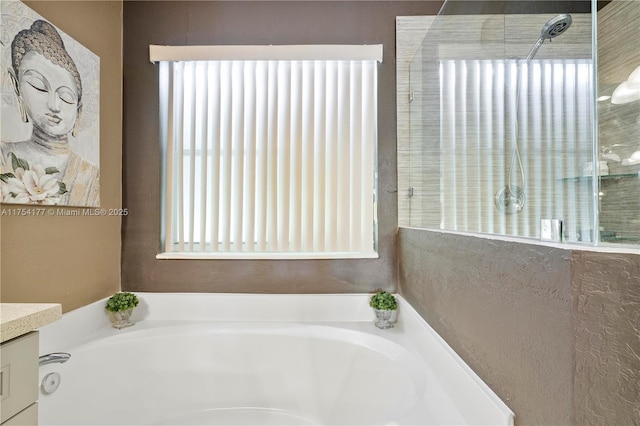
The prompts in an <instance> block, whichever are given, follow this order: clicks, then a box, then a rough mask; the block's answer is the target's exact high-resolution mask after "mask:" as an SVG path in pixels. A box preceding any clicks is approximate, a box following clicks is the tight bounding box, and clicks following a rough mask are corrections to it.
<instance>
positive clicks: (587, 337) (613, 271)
mask: <svg viewBox="0 0 640 426" xmlns="http://www.w3.org/2000/svg"><path fill="white" fill-rule="evenodd" d="M399 235H400V237H399V252H400V265H399V270H400V291H401V293H402V294H403V295H404V296H405V297H406V298H407V300H408V301H409V302H410V303H411V304H412V305H413V306H414V307H415V308H416V309H417V310H418V311H419V312H420V313H421V315H422V316H423V317H424V318H425V319H426V320H427V321H428V322H429V324H430V325H431V326H433V327H434V328H435V329H436V330H437V331H438V333H440V335H441V336H443V338H444V339H445V340H446V341H447V342H448V343H449V344H450V345H451V346H452V347H453V349H454V350H455V351H456V352H457V353H458V354H459V355H460V356H461V357H462V358H463V359H464V360H465V361H466V362H467V363H468V364H469V365H470V366H471V368H473V369H474V371H475V372H476V373H477V374H478V375H479V376H480V377H482V379H483V380H484V381H485V382H486V383H487V384H488V385H489V386H490V387H491V388H492V389H493V390H494V391H495V392H496V393H497V394H498V396H500V397H501V398H502V399H503V400H504V401H505V402H506V403H507V405H508V406H509V407H510V408H511V409H512V410H513V411H514V412H515V414H516V423H517V424H518V425H551V424H553V425H576V426H577V425H597V424H600V425H602V424H605V425H631V424H640V410H639V405H638V401H640V384H639V383H640V254H623V253H599V252H591V251H576V250H571V249H570V248H555V247H549V246H544V245H538V244H527V243H522V242H520V243H518V242H508V241H501V240H491V239H486V238H480V237H476V236H465V235H456V234H446V233H441V232H438V231H428V230H417V229H404V228H403V229H401V230H400V234H399Z"/></svg>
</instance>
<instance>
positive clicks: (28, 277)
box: [0, 0, 122, 312]
mask: <svg viewBox="0 0 640 426" xmlns="http://www.w3.org/2000/svg"><path fill="white" fill-rule="evenodd" d="M25 3H26V4H27V5H28V6H29V7H31V8H32V9H33V10H35V11H36V12H37V13H39V14H40V15H42V16H43V17H44V18H45V19H47V20H48V21H50V22H51V23H53V24H54V25H55V26H57V27H58V28H60V29H61V30H62V31H64V32H66V33H67V34H69V36H71V37H73V38H74V39H75V40H77V41H78V42H79V43H81V44H82V45H84V46H85V47H86V48H88V49H89V50H91V51H92V52H94V53H95V54H96V55H98V56H99V57H100V86H101V95H100V171H101V177H100V179H101V200H102V201H101V206H102V207H104V208H107V209H108V208H119V207H121V204H122V185H121V182H122V2H121V1H115V0H109V1H67V2H62V1H26V2H25ZM3 71H4V70H3ZM12 207H15V206H14V205H7V204H3V205H2V208H3V209H9V208H12ZM63 210H65V211H76V210H78V209H68V208H64V209H63ZM0 220H1V222H0V228H1V229H0V231H1V236H2V238H1V250H2V252H1V257H0V262H1V267H2V270H1V274H0V279H1V282H0V285H1V293H0V297H1V300H2V302H4V303H8V302H47V303H62V308H63V311H64V312H67V311H69V310H72V309H75V308H78V307H80V306H84V305H86V304H88V303H91V302H94V301H96V300H99V299H102V298H103V297H106V296H108V295H110V294H111V293H113V292H115V291H117V290H118V289H119V288H120V245H121V240H120V225H121V218H120V217H117V216H115V217H108V216H105V217H96V216H89V217H87V216H85V217H65V216H62V215H57V214H54V215H53V216H46V217H24V216H0Z"/></svg>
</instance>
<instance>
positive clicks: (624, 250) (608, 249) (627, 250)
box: [400, 226, 640, 255]
mask: <svg viewBox="0 0 640 426" xmlns="http://www.w3.org/2000/svg"><path fill="white" fill-rule="evenodd" d="M400 228H404V229H411V230H414V231H424V232H436V233H440V234H451V235H463V236H467V237H474V238H483V239H485V240H495V241H506V242H511V243H521V244H535V245H540V246H545V247H553V248H557V249H563V250H573V251H585V252H594V253H620V254H637V255H640V248H635V247H626V246H591V245H587V244H584V245H583V244H576V243H556V242H551V241H542V240H538V239H535V238H516V237H510V236H505V235H495V234H480V233H474V232H463V231H450V230H443V229H431V228H417V227H412V226H400Z"/></svg>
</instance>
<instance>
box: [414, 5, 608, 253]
mask: <svg viewBox="0 0 640 426" xmlns="http://www.w3.org/2000/svg"><path fill="white" fill-rule="evenodd" d="M454 3H455V2H454ZM562 18H563V19H566V17H562ZM553 19H558V15H557V14H556V15H553V14H552V15H549V14H538V15H516V14H513V15H504V14H502V15H447V14H441V15H439V16H438V17H437V18H436V20H435V21H434V23H433V24H432V26H431V28H430V30H429V32H428V33H427V36H426V37H425V38H424V41H423V43H422V45H421V47H420V49H419V51H418V53H417V54H416V56H415V57H414V60H413V61H412V63H411V86H412V87H411V93H412V101H411V103H410V111H411V112H410V117H411V126H410V131H411V138H410V139H411V152H412V156H411V176H410V178H411V188H410V193H409V195H410V196H411V201H410V205H411V226H417V227H430V228H439V229H445V230H455V231H465V232H480V233H489V234H500V235H511V236H518V237H529V238H540V237H541V220H542V219H560V220H562V221H563V223H564V224H565V231H564V239H565V240H567V241H576V242H578V241H582V242H591V241H593V239H594V233H593V229H594V228H595V225H594V223H595V209H594V208H593V205H594V203H593V200H594V197H593V190H592V189H591V188H590V187H589V186H588V185H582V184H581V182H582V181H583V180H585V179H587V180H588V179H589V178H592V177H593V175H594V173H593V171H592V170H591V169H589V168H588V167H587V165H588V164H589V163H592V162H593V161H592V160H593V158H594V149H593V146H594V140H593V137H592V134H591V131H590V129H592V126H593V106H592V104H593V93H594V91H593V84H592V81H593V60H592V56H591V21H590V14H581V15H580V16H577V15H572V16H571V18H569V19H572V23H571V26H572V28H571V29H568V30H567V31H566V34H563V35H562V38H560V37H558V39H557V40H554V41H553V44H551V43H548V42H547V43H545V42H546V39H545V40H543V41H542V43H541V44H542V45H538V46H537V47H536V49H535V51H534V49H532V47H533V46H536V40H538V41H539V40H540V38H541V28H544V25H545V23H547V22H554V25H556V23H557V21H553ZM565 24H566V22H565ZM572 32H573V34H572ZM527 57H528V59H527ZM584 175H588V177H583V176H584Z"/></svg>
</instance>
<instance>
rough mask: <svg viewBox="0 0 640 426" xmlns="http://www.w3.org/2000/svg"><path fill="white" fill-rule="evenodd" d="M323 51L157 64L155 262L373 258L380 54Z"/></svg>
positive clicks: (305, 50)
mask: <svg viewBox="0 0 640 426" xmlns="http://www.w3.org/2000/svg"><path fill="white" fill-rule="evenodd" d="M265 49H268V47H265ZM303 50H304V52H305V53H306V54H308V53H309V49H303ZM258 52H259V54H258V55H257V56H258V57H260V58H263V56H264V55H261V54H260V52H261V51H260V50H259V49H258ZM152 56H153V55H152ZM248 56H252V55H248ZM321 56H322V55H321V54H320V58H318V59H302V60H297V59H257V60H256V59H251V58H241V59H232V60H226V59H218V58H216V59H213V60H197V61H190V60H179V61H176V60H160V61H159V62H158V63H159V84H160V88H159V94H160V123H161V142H162V146H163V159H164V170H163V176H164V206H163V215H164V217H163V223H164V228H163V235H162V239H163V251H164V253H161V254H159V255H158V257H168V258H175V257H200V256H202V257H223V258H236V257H256V258H262V257H264V258H273V257H275V258H278V257H285V258H298V257H302V258H304V257H312V258H318V257H319V258H322V257H375V256H376V248H375V232H376V225H375V222H374V219H375V208H376V200H375V197H376V179H375V166H376V164H375V159H376V138H377V134H376V133H377V132H376V127H377V120H376V118H377V63H376V59H362V58H357V59H354V60H351V59H341V58H338V59H333V56H335V55H329V56H331V57H332V59H330V60H325V59H322V58H321ZM356 56H357V55H356ZM152 60H153V57H152Z"/></svg>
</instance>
